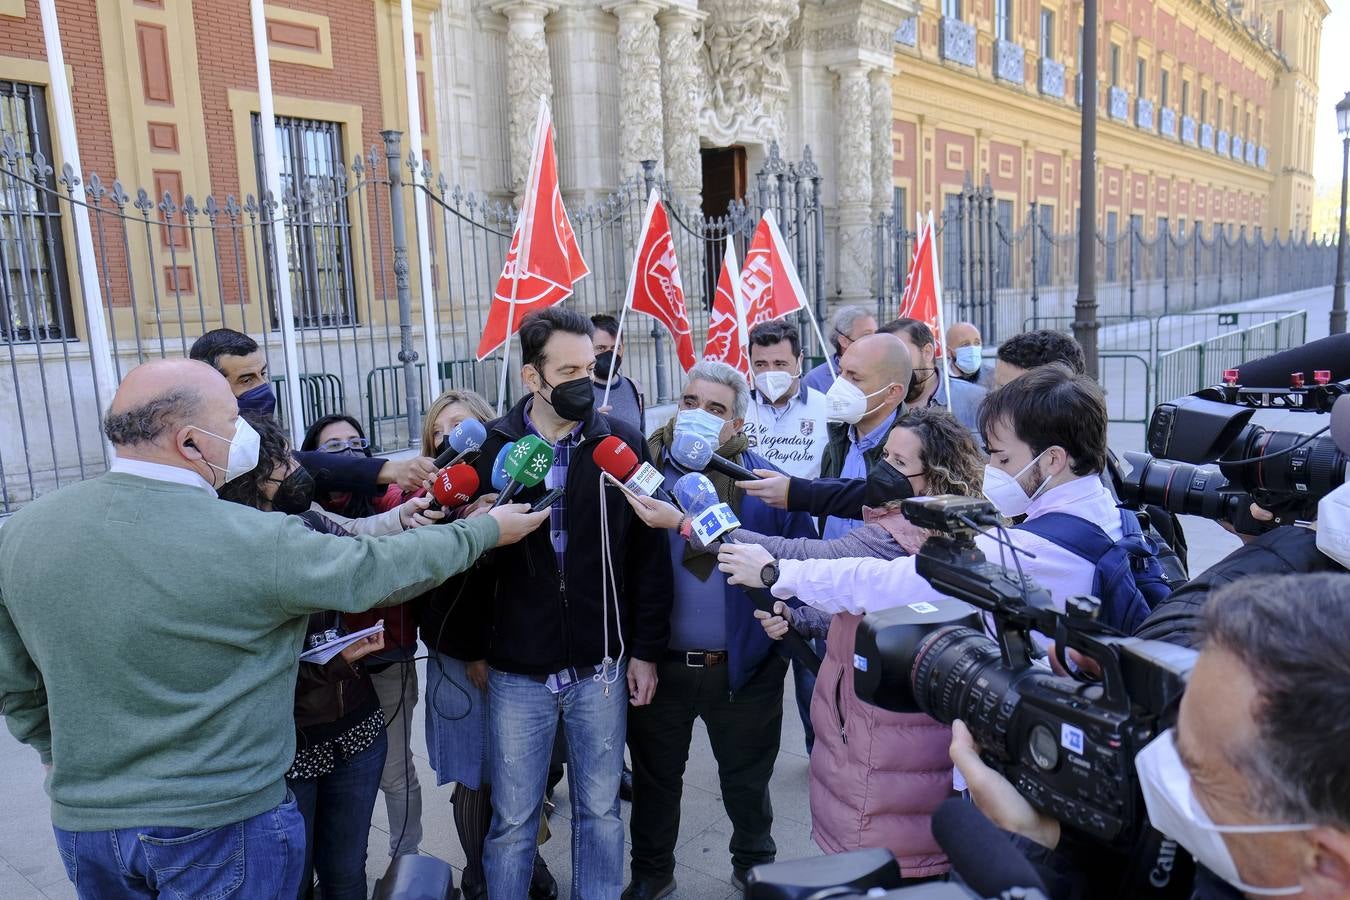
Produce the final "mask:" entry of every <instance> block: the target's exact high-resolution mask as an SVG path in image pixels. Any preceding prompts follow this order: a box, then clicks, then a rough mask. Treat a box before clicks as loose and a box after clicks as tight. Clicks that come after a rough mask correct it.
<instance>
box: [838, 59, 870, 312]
mask: <svg viewBox="0 0 1350 900" xmlns="http://www.w3.org/2000/svg"><path fill="white" fill-rule="evenodd" d="M871 68H872V67H871V66H869V65H868V64H866V63H856V62H855V63H847V64H845V65H842V66H834V67H831V71H833V72H834V73H835V74H837V75H838V76H839V85H838V90H837V91H836V93H835V104H836V105H835V110H836V114H837V122H838V129H839V132H838V151H837V156H838V176H837V177H838V187H837V191H838V198H839V268H838V272H839V291H840V295H841V297H840V299H841V300H843V302H845V303H856V302H858V301H861V300H865V299H867V298H869V297H871V296H872V294H873V293H874V286H873V284H872V266H873V256H874V250H873V247H872V227H871V219H872V90H871V86H870V84H869V79H868V72H869V71H870V70H871Z"/></svg>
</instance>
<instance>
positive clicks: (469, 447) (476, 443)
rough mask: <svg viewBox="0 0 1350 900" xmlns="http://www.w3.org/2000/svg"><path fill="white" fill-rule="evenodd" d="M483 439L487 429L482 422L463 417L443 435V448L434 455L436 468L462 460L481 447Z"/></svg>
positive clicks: (442, 467)
mask: <svg viewBox="0 0 1350 900" xmlns="http://www.w3.org/2000/svg"><path fill="white" fill-rule="evenodd" d="M485 440H487V429H486V428H484V427H483V423H482V422H480V421H478V420H477V419H465V420H464V421H463V422H460V423H459V424H458V425H456V426H455V427H454V428H452V429H450V433H449V434H447V435H446V436H445V449H444V450H442V451H441V452H440V455H439V456H437V457H436V462H435V466H436V468H438V469H444V468H445V467H446V466H453V465H454V464H455V463H460V462H464V460H465V458H466V457H468V456H471V455H473V454H475V453H477V452H478V451H479V450H481V449H483V441H485Z"/></svg>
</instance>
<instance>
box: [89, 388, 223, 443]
mask: <svg viewBox="0 0 1350 900" xmlns="http://www.w3.org/2000/svg"><path fill="white" fill-rule="evenodd" d="M201 405H202V404H201V397H200V395H198V393H197V392H196V391H192V390H188V389H187V388H173V389H172V390H170V391H168V392H167V393H164V394H160V395H159V396H158V397H155V398H153V399H152V400H149V401H148V402H146V403H142V404H141V405H140V406H133V407H132V408H131V409H128V410H124V411H123V412H111V411H110V412H109V413H108V414H107V415H106V416H104V417H103V433H104V434H106V435H107V436H108V440H109V441H110V442H112V444H113V445H114V446H117V447H132V446H135V445H136V444H148V443H151V442H152V441H157V440H159V438H160V437H162V436H163V435H164V434H165V432H168V431H170V430H172V429H175V428H177V427H178V426H179V425H181V424H183V423H186V422H187V421H188V420H190V419H193V418H196V417H197V414H198V412H200V410H201Z"/></svg>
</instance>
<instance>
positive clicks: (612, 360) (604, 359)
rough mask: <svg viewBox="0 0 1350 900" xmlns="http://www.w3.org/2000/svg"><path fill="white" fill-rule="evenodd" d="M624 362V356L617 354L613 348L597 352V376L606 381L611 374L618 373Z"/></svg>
mask: <svg viewBox="0 0 1350 900" xmlns="http://www.w3.org/2000/svg"><path fill="white" fill-rule="evenodd" d="M622 363H623V357H621V356H615V355H614V351H613V350H606V351H605V352H604V353H597V354H595V377H596V378H597V379H599V380H600V381H605V380H607V379H608V378H609V376H610V375H611V374H614V375H618V374H619V366H620V365H621V364H622Z"/></svg>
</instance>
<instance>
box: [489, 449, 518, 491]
mask: <svg viewBox="0 0 1350 900" xmlns="http://www.w3.org/2000/svg"><path fill="white" fill-rule="evenodd" d="M515 446H516V442H515V441H511V442H509V443H506V444H503V445H502V449H500V450H498V451H497V458H496V459H494V460H493V461H492V489H493V490H494V491H502V490H505V488H506V485H507V483H508V482H509V481H510V480H511V476H510V475H507V474H506V458H507V457H508V456H510V455H511V451H512V450H513V449H515Z"/></svg>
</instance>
